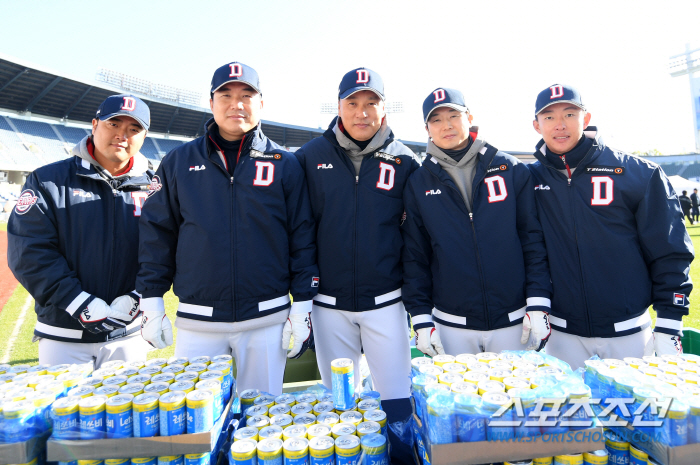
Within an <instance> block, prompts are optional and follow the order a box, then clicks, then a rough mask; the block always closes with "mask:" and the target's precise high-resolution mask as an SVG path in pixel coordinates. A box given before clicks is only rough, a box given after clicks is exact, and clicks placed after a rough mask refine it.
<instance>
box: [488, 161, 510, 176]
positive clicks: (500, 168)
mask: <svg viewBox="0 0 700 465" xmlns="http://www.w3.org/2000/svg"><path fill="white" fill-rule="evenodd" d="M496 171H508V165H507V164H505V163H502V164H500V165H498V166H493V167H491V168H489V169H487V170H486V174H491V173H495V172H496Z"/></svg>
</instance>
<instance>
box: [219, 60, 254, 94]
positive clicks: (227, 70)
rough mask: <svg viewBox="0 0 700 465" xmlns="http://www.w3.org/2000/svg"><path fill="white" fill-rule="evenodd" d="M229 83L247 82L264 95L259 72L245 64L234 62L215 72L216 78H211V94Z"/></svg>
mask: <svg viewBox="0 0 700 465" xmlns="http://www.w3.org/2000/svg"><path fill="white" fill-rule="evenodd" d="M229 82H245V83H246V84H248V85H249V86H250V87H252V88H253V89H255V90H256V91H257V92H258V93H259V94H260V95H262V92H261V91H260V78H258V72H257V71H255V70H254V69H253V68H251V67H250V66H247V65H244V64H243V63H239V62H237V61H234V62H233V63H228V64H226V65H224V66H222V67H221V68H219V69H217V70H216V71H214V76H212V78H211V91H210V92H211V93H212V94H213V93H214V92H216V91H217V90H218V89H219V87H221V86H223V85H224V84H226V83H229Z"/></svg>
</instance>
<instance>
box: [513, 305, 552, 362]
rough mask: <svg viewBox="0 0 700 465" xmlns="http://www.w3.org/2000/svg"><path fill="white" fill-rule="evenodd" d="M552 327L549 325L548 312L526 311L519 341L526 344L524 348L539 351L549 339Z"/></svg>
mask: <svg viewBox="0 0 700 465" xmlns="http://www.w3.org/2000/svg"><path fill="white" fill-rule="evenodd" d="M551 334H552V328H551V327H550V326H549V313H547V312H540V311H537V310H534V311H531V312H527V313H526V314H525V318H523V334H522V336H520V343H521V344H527V347H525V349H526V350H533V349H534V350H536V351H537V352H539V351H540V350H542V349H544V346H545V345H546V344H547V341H549V336H550V335H551Z"/></svg>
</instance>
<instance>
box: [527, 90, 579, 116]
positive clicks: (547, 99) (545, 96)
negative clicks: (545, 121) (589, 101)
mask: <svg viewBox="0 0 700 465" xmlns="http://www.w3.org/2000/svg"><path fill="white" fill-rule="evenodd" d="M562 102H567V103H571V104H573V105H576V106H577V107H579V108H580V109H581V110H584V111H585V110H586V107H585V106H584V105H583V102H582V101H581V94H579V93H578V91H577V90H576V89H574V88H573V87H571V86H567V85H565V84H554V85H551V86H549V87H547V88H546V89H545V90H543V91H542V92H540V93H539V94H538V95H537V101H536V102H535V116H537V115H539V114H540V113H541V112H542V110H544V109H545V108H547V107H548V106H550V105H554V104H555V103H562Z"/></svg>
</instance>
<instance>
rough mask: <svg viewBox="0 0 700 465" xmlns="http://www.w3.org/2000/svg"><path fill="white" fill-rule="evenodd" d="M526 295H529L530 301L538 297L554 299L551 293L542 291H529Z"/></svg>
mask: <svg viewBox="0 0 700 465" xmlns="http://www.w3.org/2000/svg"><path fill="white" fill-rule="evenodd" d="M525 294H526V295H527V298H528V300H530V299H532V298H537V297H542V298H545V299H547V300H549V299H551V298H552V293H551V292H548V291H543V290H541V289H533V290H527V291H526V292H525Z"/></svg>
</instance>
